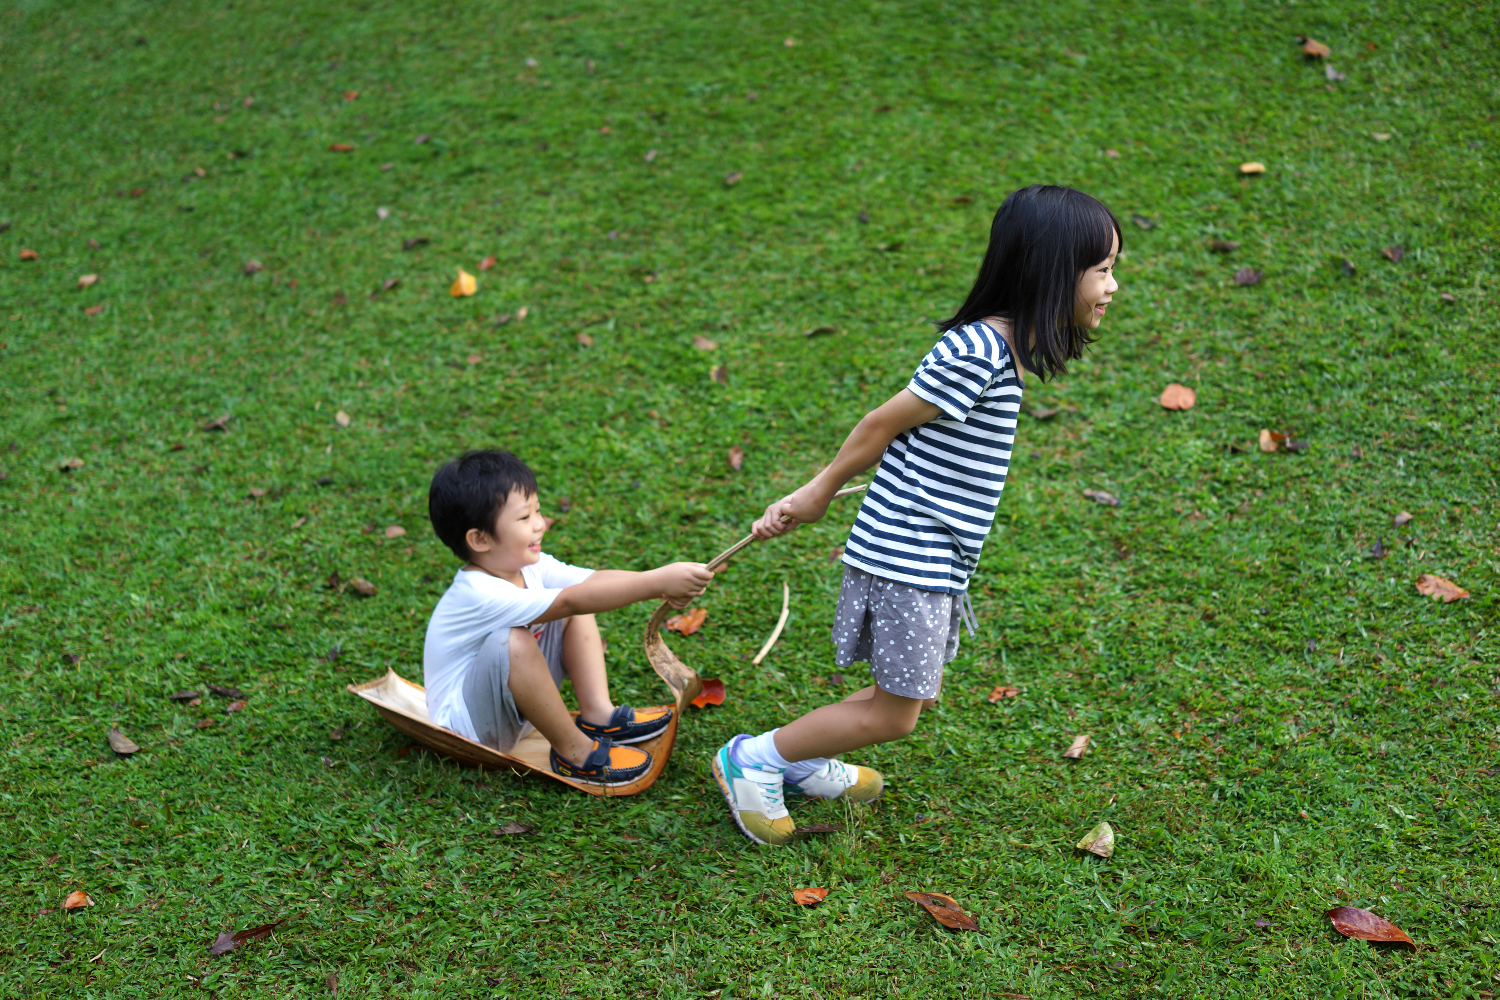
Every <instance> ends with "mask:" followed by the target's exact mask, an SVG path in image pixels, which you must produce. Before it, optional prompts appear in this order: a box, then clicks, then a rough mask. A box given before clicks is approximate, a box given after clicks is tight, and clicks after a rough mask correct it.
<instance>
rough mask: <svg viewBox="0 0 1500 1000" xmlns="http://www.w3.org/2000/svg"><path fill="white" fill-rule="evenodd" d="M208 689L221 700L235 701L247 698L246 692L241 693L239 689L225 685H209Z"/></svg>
mask: <svg viewBox="0 0 1500 1000" xmlns="http://www.w3.org/2000/svg"><path fill="white" fill-rule="evenodd" d="M207 687H208V689H209V690H210V691H212V692H213V693H214V694H216V695H218V696H219V697H220V698H229V699H231V700H233V699H235V698H243V697H245V692H243V691H241V690H240V689H239V688H237V687H227V686H225V685H223V684H209V685H207Z"/></svg>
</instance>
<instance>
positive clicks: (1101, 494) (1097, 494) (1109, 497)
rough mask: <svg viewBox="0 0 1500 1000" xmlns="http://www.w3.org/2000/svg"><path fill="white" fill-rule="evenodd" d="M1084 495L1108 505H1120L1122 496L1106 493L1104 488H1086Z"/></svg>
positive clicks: (1095, 501)
mask: <svg viewBox="0 0 1500 1000" xmlns="http://www.w3.org/2000/svg"><path fill="white" fill-rule="evenodd" d="M1083 495H1084V496H1086V497H1088V498H1089V499H1090V500H1092V501H1094V503H1102V504H1104V506H1106V507H1118V506H1120V498H1119V497H1117V496H1115V495H1114V494H1113V493H1106V492H1105V491H1104V490H1084V491H1083Z"/></svg>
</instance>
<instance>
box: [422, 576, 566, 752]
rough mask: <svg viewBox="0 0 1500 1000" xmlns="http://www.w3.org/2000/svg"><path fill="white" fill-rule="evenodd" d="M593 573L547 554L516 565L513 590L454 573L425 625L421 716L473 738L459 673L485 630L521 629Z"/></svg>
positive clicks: (487, 632) (497, 582) (496, 582)
mask: <svg viewBox="0 0 1500 1000" xmlns="http://www.w3.org/2000/svg"><path fill="white" fill-rule="evenodd" d="M593 572H594V571H593V570H591V569H584V568H582V567H580V566H569V565H568V564H567V563H565V562H562V561H560V560H558V559H554V558H552V557H551V556H549V555H547V553H545V552H543V553H542V558H541V559H540V560H538V561H537V562H536V563H535V564H534V565H531V566H523V567H521V580H522V582H524V583H525V584H526V586H525V587H524V588H523V587H517V586H516V585H515V584H513V583H510V582H509V581H506V580H502V579H500V578H499V577H497V576H491V575H490V574H488V573H486V572H484V571H483V570H472V571H470V570H463V569H460V570H459V571H458V572H457V573H455V574H453V585H452V586H450V587H449V588H448V590H447V592H446V593H444V594H443V596H442V599H441V600H439V601H438V603H437V607H436V608H433V609H432V618H431V619H430V620H429V621H428V622H427V641H426V643H425V644H424V646H423V647H422V674H423V683H424V684H425V686H426V688H427V716H428V718H430V719H431V720H432V721H433V722H435V723H437V724H438V725H439V726H444V727H446V728H448V729H451V730H453V731H454V732H455V733H458V735H460V736H464V737H467V738H468V739H471V740H472V739H477V738H478V737H477V735H476V734H475V732H474V726H473V723H471V722H470V721H469V712H468V709H466V708H465V707H464V699H463V688H464V675H465V674H467V673H468V670H469V666H470V665H471V664H473V662H474V657H476V656H478V655H479V647H481V646H483V645H484V640H485V639H487V638H489V635H490V633H491V632H494V631H495V630H496V629H502V628H524V627H526V626H527V625H530V624H531V623H532V622H534V621H536V620H537V619H538V618H540V617H541V616H542V615H544V614H546V613H547V609H548V608H550V607H552V602H553V601H555V600H556V599H557V595H558V594H560V593H562V591H563V589H564V588H565V587H571V586H573V585H574V584H575V583H582V582H583V581H584V580H587V579H588V578H589V577H590V576H592V575H593Z"/></svg>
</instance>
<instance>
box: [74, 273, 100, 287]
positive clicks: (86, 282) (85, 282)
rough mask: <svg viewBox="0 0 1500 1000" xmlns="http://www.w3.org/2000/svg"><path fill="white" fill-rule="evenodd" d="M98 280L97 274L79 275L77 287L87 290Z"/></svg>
mask: <svg viewBox="0 0 1500 1000" xmlns="http://www.w3.org/2000/svg"><path fill="white" fill-rule="evenodd" d="M98 280H99V276H98V275H97V274H81V275H79V276H78V287H79V288H88V287H90V286H91V285H93V284H94V282H96V281H98Z"/></svg>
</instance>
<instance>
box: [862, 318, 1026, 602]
mask: <svg viewBox="0 0 1500 1000" xmlns="http://www.w3.org/2000/svg"><path fill="white" fill-rule="evenodd" d="M1024 387H1025V383H1024V382H1023V381H1022V379H1021V373H1020V370H1019V369H1018V367H1017V366H1016V363H1015V359H1014V358H1012V357H1011V353H1010V348H1008V347H1007V346H1006V344H1005V340H1004V338H1002V337H1001V336H1000V334H999V333H998V332H997V331H995V330H994V329H992V328H991V327H990V326H989V325H988V324H985V323H969V324H967V325H965V326H961V327H956V328H954V329H952V330H949V331H948V332H947V333H946V334H944V335H943V339H942V340H940V341H938V343H937V346H936V347H934V348H933V349H932V350H931V352H929V353H928V355H927V357H925V358H923V359H922V363H921V364H920V365H918V366H917V370H916V373H915V374H914V375H912V379H911V384H910V385H908V386H907V388H908V389H910V390H911V391H912V392H914V393H916V394H917V395H918V396H920V397H921V398H923V399H925V400H927V401H928V402H929V403H931V404H932V405H934V406H936V407H937V408H938V409H940V410H942V411H943V413H942V415H941V416H939V417H938V418H937V419H936V420H933V421H931V422H930V423H925V424H923V425H921V426H920V427H913V428H912V429H911V430H909V431H904V432H902V433H901V434H898V435H897V436H896V438H895V440H893V441H892V442H891V443H890V446H889V447H888V448H886V450H885V455H884V456H883V457H882V458H881V460H880V467H879V468H878V469H877V470H876V472H875V479H874V481H873V482H872V483H870V489H869V492H868V493H867V494H866V495H865V499H864V503H862V504H861V505H860V508H859V516H858V517H856V518H855V519H854V526H853V527H852V528H851V529H850V531H849V542H848V544H847V545H846V546H845V547H844V563H845V565H848V566H853V567H855V568H857V569H862V570H864V571H865V572H867V573H873V574H874V575H875V576H878V577H882V578H884V579H887V580H895V581H896V582H898V583H904V584H907V585H908V586H911V587H915V588H917V589H918V590H932V591H938V592H941V593H948V594H962V593H963V592H964V591H965V590H966V589H967V588H968V586H969V578H970V577H971V576H973V574H974V569H975V567H976V566H978V565H979V551H980V549H981V548H983V547H984V539H985V536H986V535H988V534H989V531H990V526H991V525H992V524H993V523H994V521H995V508H996V507H997V506H998V505H999V503H1000V491H1001V490H1003V489H1004V488H1005V473H1006V470H1007V469H1008V468H1009V466H1010V449H1011V445H1012V443H1013V442H1014V441H1015V434H1016V416H1017V414H1018V413H1019V412H1020V408H1021V390H1022V389H1023V388H1024Z"/></svg>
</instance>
